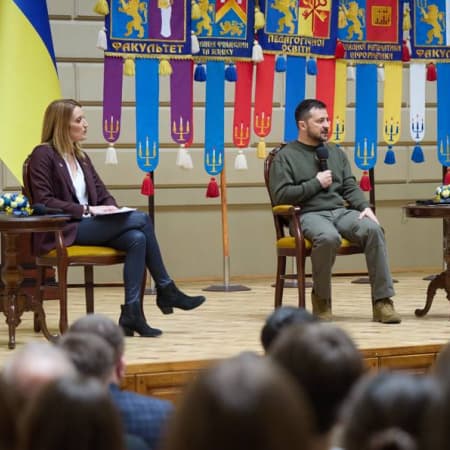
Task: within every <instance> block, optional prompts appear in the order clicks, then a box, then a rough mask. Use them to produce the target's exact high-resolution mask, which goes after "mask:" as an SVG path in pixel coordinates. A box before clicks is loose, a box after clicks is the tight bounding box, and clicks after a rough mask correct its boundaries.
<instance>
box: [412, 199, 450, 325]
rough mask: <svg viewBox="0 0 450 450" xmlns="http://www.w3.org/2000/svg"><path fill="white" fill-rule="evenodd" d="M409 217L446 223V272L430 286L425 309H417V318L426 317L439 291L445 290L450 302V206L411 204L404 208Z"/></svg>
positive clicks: (444, 242)
mask: <svg viewBox="0 0 450 450" xmlns="http://www.w3.org/2000/svg"><path fill="white" fill-rule="evenodd" d="M403 209H404V211H405V214H406V216H407V217H413V218H417V219H422V218H424V219H433V218H434V219H442V220H443V222H444V239H443V247H444V263H445V270H444V271H443V272H441V273H440V274H439V275H436V277H434V278H433V279H432V280H431V281H430V284H429V285H428V289H427V301H426V303H425V307H424V308H423V309H420V308H418V309H416V310H415V314H416V316H417V317H422V316H424V315H425V314H426V313H427V312H428V311H429V309H430V308H431V304H432V303H433V299H434V296H435V295H436V291H437V290H438V289H444V290H445V292H446V294H447V300H450V204H439V203H438V204H432V205H417V204H409V205H406V206H404V207H403Z"/></svg>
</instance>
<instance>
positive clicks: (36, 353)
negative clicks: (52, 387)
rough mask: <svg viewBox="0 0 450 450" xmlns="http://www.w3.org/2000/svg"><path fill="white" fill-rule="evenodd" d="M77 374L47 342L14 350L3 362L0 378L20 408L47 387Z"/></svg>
mask: <svg viewBox="0 0 450 450" xmlns="http://www.w3.org/2000/svg"><path fill="white" fill-rule="evenodd" d="M76 374H77V370H76V368H75V367H74V365H73V363H72V361H71V360H70V358H69V357H68V356H67V354H66V353H65V352H64V351H62V350H61V349H60V348H58V347H56V346H55V345H53V344H51V343H50V342H40V341H32V342H29V343H27V344H25V345H24V346H23V347H22V348H20V349H18V350H16V351H15V352H14V353H13V354H12V355H11V356H10V357H9V358H8V359H7V360H6V363H5V365H4V367H3V370H2V377H3V379H4V380H5V382H6V383H7V385H8V386H9V387H10V388H11V390H12V391H13V393H14V395H15V396H16V398H17V402H18V407H19V408H21V407H22V406H24V405H25V403H26V402H28V400H30V399H31V398H32V397H34V395H35V394H37V392H38V391H39V390H40V389H41V388H42V387H43V386H44V385H46V384H47V383H49V382H50V381H53V380H55V379H57V378H60V377H66V376H75V375H76Z"/></svg>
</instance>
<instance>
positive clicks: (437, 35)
mask: <svg viewBox="0 0 450 450" xmlns="http://www.w3.org/2000/svg"><path fill="white" fill-rule="evenodd" d="M409 3H410V11H411V24H412V33H411V34H412V35H411V36H410V41H411V58H412V59H429V60H437V61H439V60H442V61H443V60H445V61H448V60H449V59H450V23H449V22H450V0H432V1H429V0H410V2H409Z"/></svg>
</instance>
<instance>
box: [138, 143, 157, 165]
mask: <svg viewBox="0 0 450 450" xmlns="http://www.w3.org/2000/svg"><path fill="white" fill-rule="evenodd" d="M138 156H139V158H140V159H144V160H145V162H144V165H145V166H148V167H150V165H151V164H150V159H151V158H155V157H156V142H153V148H152V154H150V146H149V142H148V136H146V137H145V154H144V153H143V152H142V143H141V141H139V146H138Z"/></svg>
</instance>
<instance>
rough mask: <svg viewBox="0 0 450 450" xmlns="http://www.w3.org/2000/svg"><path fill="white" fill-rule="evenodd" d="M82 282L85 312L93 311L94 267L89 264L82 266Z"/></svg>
mask: <svg viewBox="0 0 450 450" xmlns="http://www.w3.org/2000/svg"><path fill="white" fill-rule="evenodd" d="M84 283H85V287H84V289H85V294H86V313H87V314H91V313H93V312H94V267H93V266H91V265H86V266H84Z"/></svg>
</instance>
